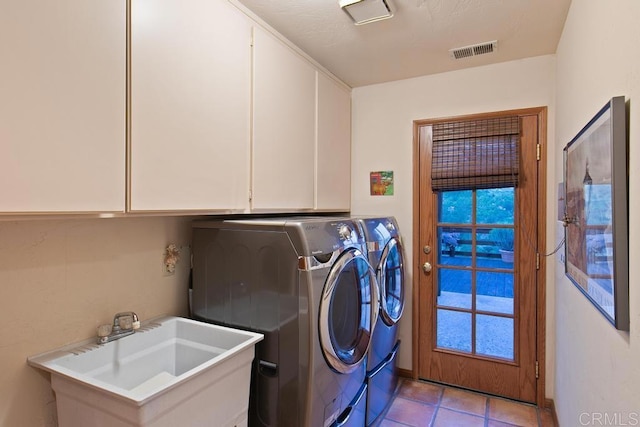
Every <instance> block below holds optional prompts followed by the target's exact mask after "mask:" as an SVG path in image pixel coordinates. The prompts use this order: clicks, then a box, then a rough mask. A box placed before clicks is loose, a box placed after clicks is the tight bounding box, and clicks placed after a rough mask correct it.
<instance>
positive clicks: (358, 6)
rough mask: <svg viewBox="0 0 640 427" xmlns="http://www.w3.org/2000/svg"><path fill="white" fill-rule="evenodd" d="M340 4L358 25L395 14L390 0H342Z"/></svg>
mask: <svg viewBox="0 0 640 427" xmlns="http://www.w3.org/2000/svg"><path fill="white" fill-rule="evenodd" d="M339 4H340V7H341V8H342V10H344V11H345V12H346V13H347V15H349V16H350V17H351V19H353V22H355V24H356V25H362V24H369V23H371V22H376V21H381V20H383V19H388V18H391V17H392V16H393V13H392V12H391V8H390V7H389V1H388V0H340V1H339Z"/></svg>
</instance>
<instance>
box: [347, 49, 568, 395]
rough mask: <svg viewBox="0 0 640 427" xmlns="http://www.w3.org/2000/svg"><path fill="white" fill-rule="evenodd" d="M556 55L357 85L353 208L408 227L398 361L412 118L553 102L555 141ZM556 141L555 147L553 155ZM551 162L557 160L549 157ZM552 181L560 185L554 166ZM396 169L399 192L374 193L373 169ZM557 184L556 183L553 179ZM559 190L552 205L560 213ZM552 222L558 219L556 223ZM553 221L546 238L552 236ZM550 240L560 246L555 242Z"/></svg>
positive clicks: (405, 347) (406, 340)
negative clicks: (389, 217) (371, 187)
mask: <svg viewBox="0 0 640 427" xmlns="http://www.w3.org/2000/svg"><path fill="white" fill-rule="evenodd" d="M554 79H555V56H553V55H550V56H540V57H535V58H528V59H524V60H518V61H512V62H505V63H501V64H495V65H490V66H486V67H478V68H471V69H467V70H462V71H456V72H449V73H444V74H438V75H433V76H425V77H419V78H414V79H408V80H402V81H396V82H391V83H386V84H379V85H372V86H365V87H359V88H355V89H354V90H353V95H352V97H353V101H352V105H353V113H352V118H353V122H352V123H353V125H352V126H353V130H352V138H353V147H352V164H351V167H352V172H351V179H352V193H351V194H352V195H351V206H352V212H353V213H354V214H380V215H394V216H395V217H396V219H397V220H398V223H399V226H400V230H401V232H402V234H403V238H404V243H405V251H406V255H407V258H408V262H407V267H408V269H407V272H408V274H407V285H408V286H407V296H408V299H407V301H406V309H405V314H404V317H403V319H402V321H401V325H400V338H401V339H402V348H401V352H400V355H399V362H398V364H399V366H400V367H401V368H404V369H411V363H412V362H411V334H412V328H411V316H412V310H411V304H412V301H411V295H412V292H413V289H412V288H413V287H412V283H411V282H412V280H413V277H412V274H411V254H412V250H413V248H412V237H413V231H414V230H413V229H412V210H413V205H412V197H413V187H412V176H413V175H412V174H413V170H412V168H413V151H412V150H413V121H414V120H419V119H429V118H437V117H450V116H457V115H464V114H474V113H483V112H491V111H502V110H511V109H518V108H528V107H539V106H548V107H549V110H548V122H549V125H548V135H549V136H548V144H549V146H550V147H554V137H553V135H554V133H555V131H554V114H555V108H554V102H555V94H554V89H555V80H554ZM554 152H555V151H554V149H553V148H552V149H551V150H550V153H551V154H552V155H553V153H554ZM550 162H551V164H552V165H553V164H554V163H555V161H554V160H553V158H552V159H550ZM549 169H550V170H549V176H548V179H547V182H548V183H549V184H553V185H555V182H556V179H555V177H554V168H553V167H551V168H549ZM380 170H392V171H393V172H394V179H395V188H394V192H395V194H394V195H393V196H385V197H383V196H370V195H369V172H372V171H380ZM550 188H551V189H553V188H554V187H550ZM554 198H555V192H554V191H549V198H548V201H547V205H548V208H547V209H548V211H549V213H550V215H551V216H553V215H555V200H554ZM552 225H553V224H552ZM554 233H555V229H554V228H550V231H549V232H548V237H547V239H548V241H550V242H554V239H555V235H554ZM549 246H550V247H553V246H555V245H554V244H553V245H552V244H550V245H549ZM550 264H551V265H550V266H549V268H548V287H549V295H550V298H549V300H548V301H547V313H548V322H547V323H548V325H549V326H548V327H547V332H548V333H547V337H548V338H547V344H548V348H547V362H548V363H547V365H548V372H547V381H548V382H547V385H548V387H547V390H546V392H547V396H551V394H552V392H553V388H552V384H553V354H554V351H553V342H554V340H553V313H554V311H553V294H554V293H553V282H552V279H553V277H554V268H555V264H554V263H553V262H552V263H550Z"/></svg>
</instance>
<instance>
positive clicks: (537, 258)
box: [536, 252, 540, 270]
mask: <svg viewBox="0 0 640 427" xmlns="http://www.w3.org/2000/svg"><path fill="white" fill-rule="evenodd" d="M536 270H540V252H536Z"/></svg>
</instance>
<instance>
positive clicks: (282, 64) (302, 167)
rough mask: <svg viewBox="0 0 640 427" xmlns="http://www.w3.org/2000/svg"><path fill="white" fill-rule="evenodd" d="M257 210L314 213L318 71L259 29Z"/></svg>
mask: <svg viewBox="0 0 640 427" xmlns="http://www.w3.org/2000/svg"><path fill="white" fill-rule="evenodd" d="M253 54H254V76H253V78H254V93H253V106H254V111H253V114H254V116H253V180H252V181H253V182H252V196H253V201H252V208H253V209H254V210H262V209H272V210H280V209H285V210H304V209H313V207H314V167H315V114H316V112H315V106H316V102H315V99H316V98H315V96H316V94H315V87H316V71H315V69H314V68H313V67H312V66H311V64H310V63H309V62H307V61H306V60H305V59H303V58H302V57H301V56H299V55H298V54H297V53H295V52H294V51H293V50H291V49H289V48H288V47H287V46H285V45H284V44H283V43H282V42H280V41H279V40H277V39H275V38H274V37H273V36H271V35H270V34H268V33H267V32H266V31H264V30H262V29H260V28H257V27H256V28H255V29H254V51H253Z"/></svg>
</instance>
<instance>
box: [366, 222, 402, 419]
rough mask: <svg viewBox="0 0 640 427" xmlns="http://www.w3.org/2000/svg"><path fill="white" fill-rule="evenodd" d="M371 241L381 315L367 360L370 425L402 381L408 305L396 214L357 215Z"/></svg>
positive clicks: (370, 254) (370, 251)
mask: <svg viewBox="0 0 640 427" xmlns="http://www.w3.org/2000/svg"><path fill="white" fill-rule="evenodd" d="M356 220H357V221H359V223H360V224H361V226H362V229H363V231H364V235H365V241H366V242H367V252H368V259H369V263H370V264H371V266H372V267H373V268H374V270H375V271H376V278H377V284H378V289H379V302H380V307H379V310H380V311H379V318H378V322H377V323H376V326H375V329H374V331H373V338H372V342H371V347H370V349H369V355H368V361H367V385H368V394H367V417H366V425H367V426H369V425H371V424H373V422H374V421H375V420H376V419H377V418H378V417H379V416H380V414H381V413H382V412H383V411H384V409H385V408H386V407H387V405H388V404H389V402H390V401H391V398H392V396H393V393H394V391H395V389H396V386H397V384H398V375H397V372H396V371H395V367H396V357H397V355H398V350H399V348H400V341H399V340H398V321H399V320H400V317H401V316H402V312H403V309H404V266H403V248H402V239H401V236H400V231H399V229H398V224H397V222H396V220H395V218H394V217H371V218H368V217H360V218H356Z"/></svg>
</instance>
